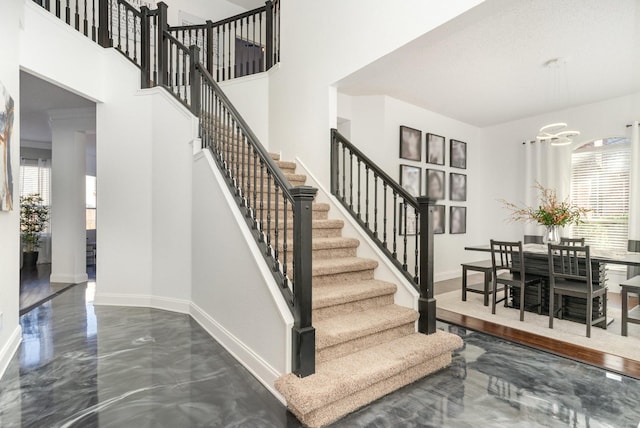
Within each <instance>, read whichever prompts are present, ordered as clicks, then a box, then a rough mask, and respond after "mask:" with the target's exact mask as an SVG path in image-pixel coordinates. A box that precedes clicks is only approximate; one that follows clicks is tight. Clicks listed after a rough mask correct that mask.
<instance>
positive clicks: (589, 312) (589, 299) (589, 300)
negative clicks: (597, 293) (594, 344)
mask: <svg viewBox="0 0 640 428" xmlns="http://www.w3.org/2000/svg"><path fill="white" fill-rule="evenodd" d="M592 323H593V296H591V295H589V296H587V337H591V324H592Z"/></svg>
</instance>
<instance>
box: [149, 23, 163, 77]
mask: <svg viewBox="0 0 640 428" xmlns="http://www.w3.org/2000/svg"><path fill="white" fill-rule="evenodd" d="M157 19H158V16H157V15H156V16H154V17H153V26H154V28H156V27H157V25H158V21H157ZM151 34H156V31H153V32H152V33H151ZM158 49H161V47H160V45H159V44H158V42H157V40H156V43H154V49H153V86H156V85H157V84H158Z"/></svg>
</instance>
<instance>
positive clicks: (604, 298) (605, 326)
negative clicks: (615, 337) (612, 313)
mask: <svg viewBox="0 0 640 428" xmlns="http://www.w3.org/2000/svg"><path fill="white" fill-rule="evenodd" d="M602 310H603V311H604V329H605V330H606V329H607V292H606V291H605V292H604V294H603V295H602Z"/></svg>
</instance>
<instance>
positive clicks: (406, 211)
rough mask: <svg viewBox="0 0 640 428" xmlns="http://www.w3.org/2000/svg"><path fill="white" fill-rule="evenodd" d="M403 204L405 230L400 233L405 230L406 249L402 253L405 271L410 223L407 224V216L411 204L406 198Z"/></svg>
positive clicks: (404, 244)
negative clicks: (408, 203)
mask: <svg viewBox="0 0 640 428" xmlns="http://www.w3.org/2000/svg"><path fill="white" fill-rule="evenodd" d="M402 205H403V208H404V209H403V210H402V211H403V212H402V213H401V215H403V216H404V219H403V220H404V231H402V230H401V231H400V233H403V232H404V237H403V242H402V245H403V250H404V252H403V255H402V269H403V270H404V271H406V270H407V229H408V228H407V226H408V224H407V216H408V211H409V206H408V205H407V201H406V200H404V199H403V204H402Z"/></svg>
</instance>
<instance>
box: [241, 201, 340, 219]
mask: <svg viewBox="0 0 640 428" xmlns="http://www.w3.org/2000/svg"><path fill="white" fill-rule="evenodd" d="M251 203H253V199H251ZM258 204H259V203H258ZM261 212H262V210H261V209H259V208H258V209H257V210H256V213H257V216H258V218H260V213H261ZM267 213H268V211H267V210H266V209H265V210H264V214H263V218H264V222H265V223H266V222H267ZM283 213H284V209H283V208H280V209H279V210H278V216H279V217H282V215H283ZM312 216H313V220H327V219H328V218H329V212H328V211H313V214H312ZM275 218H276V211H275V210H271V221H275V220H274V219H275ZM287 219H288V220H292V219H293V212H292V211H291V209H288V211H287Z"/></svg>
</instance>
